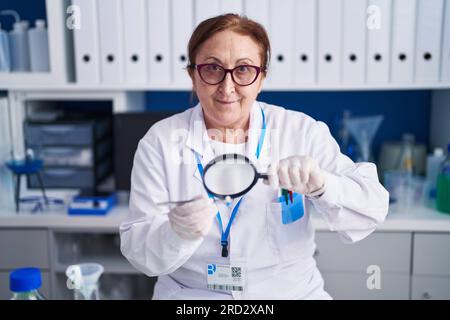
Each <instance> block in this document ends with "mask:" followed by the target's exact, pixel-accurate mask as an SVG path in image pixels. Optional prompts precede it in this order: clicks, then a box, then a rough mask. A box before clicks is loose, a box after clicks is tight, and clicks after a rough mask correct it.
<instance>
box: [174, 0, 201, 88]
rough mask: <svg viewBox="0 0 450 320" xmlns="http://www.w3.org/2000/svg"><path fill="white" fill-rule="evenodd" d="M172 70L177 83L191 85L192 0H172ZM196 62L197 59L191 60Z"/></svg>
mask: <svg viewBox="0 0 450 320" xmlns="http://www.w3.org/2000/svg"><path fill="white" fill-rule="evenodd" d="M171 8H172V41H173V42H172V59H171V61H172V70H173V82H174V84H175V85H182V86H189V85H190V83H191V80H190V78H189V75H188V72H187V70H186V67H187V65H188V63H189V61H188V60H189V57H188V51H187V47H188V42H189V38H190V37H191V34H192V32H193V29H194V7H193V2H192V0H172V7H171ZM191 63H195V61H191Z"/></svg>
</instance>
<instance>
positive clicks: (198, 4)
mask: <svg viewBox="0 0 450 320" xmlns="http://www.w3.org/2000/svg"><path fill="white" fill-rule="evenodd" d="M219 13H220V0H195V26H197V25H198V24H199V23H200V22H202V21H203V20H206V19H209V18H212V17H214V16H217V15H218V14H219Z"/></svg>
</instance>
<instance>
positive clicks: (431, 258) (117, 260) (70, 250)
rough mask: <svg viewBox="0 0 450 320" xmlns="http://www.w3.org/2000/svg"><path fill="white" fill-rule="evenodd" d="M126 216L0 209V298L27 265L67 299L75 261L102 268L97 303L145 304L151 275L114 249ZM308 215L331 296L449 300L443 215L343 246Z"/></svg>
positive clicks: (420, 212)
mask: <svg viewBox="0 0 450 320" xmlns="http://www.w3.org/2000/svg"><path fill="white" fill-rule="evenodd" d="M127 211H128V208H127V206H126V205H120V206H117V207H115V208H113V209H112V210H111V211H110V212H109V213H108V214H107V215H105V216H70V215H67V214H66V213H65V212H54V213H51V214H50V213H46V214H44V213H38V214H30V213H22V212H19V213H15V212H14V211H5V210H3V211H0V252H1V253H2V254H1V255H0V299H7V298H9V296H10V292H9V290H8V276H9V272H10V271H11V270H12V269H14V268H17V267H22V266H31V265H32V266H36V267H39V268H41V270H42V273H43V287H42V290H43V292H44V294H45V295H46V296H47V297H50V298H51V299H71V298H72V292H71V291H70V290H68V289H67V287H66V276H65V270H66V268H67V266H69V265H70V264H75V263H81V262H98V263H101V264H102V265H103V266H104V267H105V271H104V274H103V275H102V278H101V291H100V292H101V294H102V297H103V298H104V299H150V298H151V295H152V292H153V286H154V283H155V281H156V278H149V277H147V276H145V275H143V274H142V273H140V272H139V271H138V270H136V269H135V268H134V267H132V266H131V265H130V264H129V262H128V261H127V260H126V259H125V258H124V257H123V256H122V255H121V252H120V238H119V232H118V230H119V225H120V223H121V221H122V220H123V219H124V217H125V215H126V213H127ZM312 217H313V223H314V226H315V228H316V244H317V248H316V251H315V253H314V256H315V258H316V261H317V264H318V266H319V269H320V271H321V272H322V275H323V277H324V280H325V288H326V290H327V291H328V292H329V293H330V294H331V295H332V296H333V297H334V298H335V299H450V215H446V214H443V213H440V212H437V211H435V210H432V209H428V208H411V209H409V210H407V211H405V212H395V211H393V212H390V213H389V215H388V218H387V219H386V221H385V222H384V223H383V224H381V225H380V226H379V227H378V228H377V230H376V231H375V232H374V233H373V234H372V235H370V236H369V237H367V238H366V239H364V240H362V241H360V242H357V243H355V244H351V245H348V244H345V243H344V242H342V241H340V240H339V239H338V237H339V236H338V235H337V233H335V232H332V231H330V230H329V229H328V226H327V224H326V222H325V221H324V220H323V219H322V218H321V216H320V215H319V214H317V213H313V214H312ZM378 275H379V277H378ZM376 277H378V278H376Z"/></svg>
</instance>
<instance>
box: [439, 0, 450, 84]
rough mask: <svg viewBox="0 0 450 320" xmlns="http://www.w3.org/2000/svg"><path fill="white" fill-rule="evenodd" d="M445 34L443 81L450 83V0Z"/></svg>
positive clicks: (446, 14) (443, 40)
mask: <svg viewBox="0 0 450 320" xmlns="http://www.w3.org/2000/svg"><path fill="white" fill-rule="evenodd" d="M444 19H445V20H444V23H443V28H444V31H443V32H444V34H443V35H442V55H441V56H442V63H441V81H442V82H445V83H450V1H449V0H447V1H446V2H445V16H444Z"/></svg>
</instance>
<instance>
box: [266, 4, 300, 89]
mask: <svg viewBox="0 0 450 320" xmlns="http://www.w3.org/2000/svg"><path fill="white" fill-rule="evenodd" d="M270 14H271V16H270V19H271V21H270V25H271V26H272V28H271V37H272V39H271V45H272V61H271V65H272V67H271V79H270V80H271V83H272V85H275V86H278V85H283V84H291V83H292V82H293V75H294V73H293V63H294V62H293V53H294V33H293V30H294V1H293V0H284V1H278V0H271V1H270Z"/></svg>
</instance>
